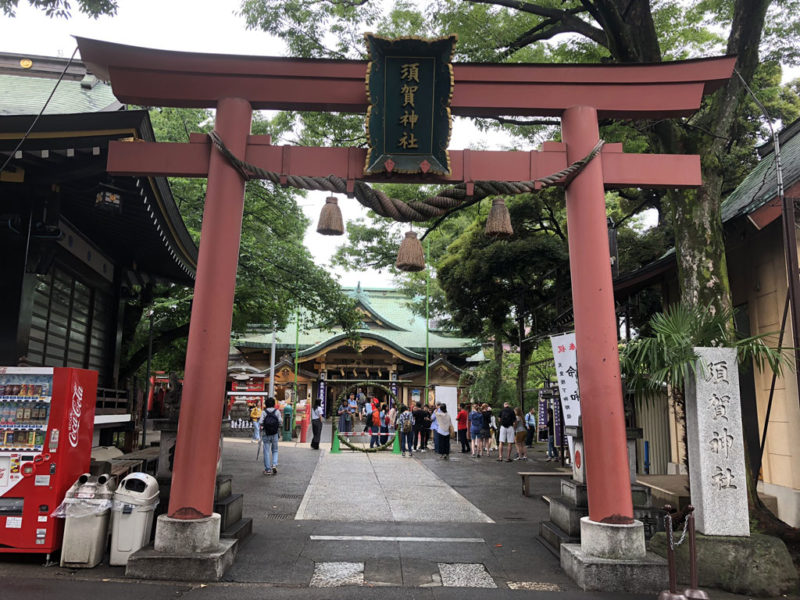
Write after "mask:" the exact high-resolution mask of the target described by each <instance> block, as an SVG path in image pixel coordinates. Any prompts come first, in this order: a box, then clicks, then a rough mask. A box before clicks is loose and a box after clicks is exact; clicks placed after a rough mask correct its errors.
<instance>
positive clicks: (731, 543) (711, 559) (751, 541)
mask: <svg viewBox="0 0 800 600" xmlns="http://www.w3.org/2000/svg"><path fill="white" fill-rule="evenodd" d="M675 535H676V541H677V537H679V536H678V534H677V532H676V534H675ZM666 544H667V536H666V534H665V533H663V532H662V533H657V534H656V535H655V536H653V539H651V540H650V543H649V546H648V547H649V549H650V550H651V551H652V552H654V553H656V554H658V555H660V556H666V555H667V546H666ZM675 563H676V565H677V569H678V581H680V582H684V583H688V582H689V544H688V542H686V543H683V544H681V545H680V546H678V547H677V548H676V549H675ZM697 576H698V582H699V584H700V587H704V588H717V589H722V590H726V591H729V592H733V593H734V594H747V595H748V596H759V597H770V598H772V597H779V596H781V595H782V594H790V593H793V592H795V591H796V590H797V585H798V575H797V570H796V569H795V568H794V565H793V564H792V557H791V555H790V554H789V551H788V550H787V549H786V545H785V544H784V543H783V541H781V540H780V539H778V538H776V537H773V536H770V535H763V534H760V533H754V534H752V535H750V536H749V537H725V536H716V535H715V536H708V535H702V534H697Z"/></svg>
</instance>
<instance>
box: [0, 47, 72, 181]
mask: <svg viewBox="0 0 800 600" xmlns="http://www.w3.org/2000/svg"><path fill="white" fill-rule="evenodd" d="M77 53H78V47H77V46H75V50H73V51H72V56H70V57H69V60H68V61H67V65H66V66H65V67H64V70H63V71H61V75H59V76H58V81H56V84H55V85H54V86H53V89H52V90H51V91H50V95H49V96H48V97H47V100H46V101H45V103H44V105H43V106H42V110H40V111H39V114H38V115H36V118H35V119H34V120H33V123H31V126H30V127H28V131H26V132H25V135H23V136H22V139H21V140H20V141H19V143H18V144H17V146H16V148H14V150H12V151H11V154H9V155H8V158H6V160H5V162H4V163H3V166H2V167H0V173H2V172H3V171H4V170H5V168H6V167H7V166H8V163H10V162H11V159H12V158H14V155H15V154H16V153H17V152H18V151H19V149H20V148H21V147H22V144H23V143H24V142H25V140H26V139H28V136H29V135H30V133H31V131H33V128H34V127H36V123H38V122H39V119H40V118H41V116H42V115H43V114H44V111H45V109H46V108H47V105H48V104H50V100H52V99H53V95H54V94H55V93H56V90H57V89H58V84H59V83H61V80H62V79H64V75H66V74H67V69H69V67H70V65H71V64H72V61H73V59H74V58H75V55H76V54H77Z"/></svg>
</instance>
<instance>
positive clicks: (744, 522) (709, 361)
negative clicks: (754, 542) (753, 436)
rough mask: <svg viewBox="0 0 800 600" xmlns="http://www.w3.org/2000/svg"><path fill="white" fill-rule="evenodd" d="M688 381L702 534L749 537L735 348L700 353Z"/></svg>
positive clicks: (692, 467) (692, 471)
mask: <svg viewBox="0 0 800 600" xmlns="http://www.w3.org/2000/svg"><path fill="white" fill-rule="evenodd" d="M695 352H696V353H697V355H698V356H699V357H700V358H699V360H698V361H697V364H696V366H695V374H694V377H692V376H690V377H687V379H686V439H687V443H688V446H689V485H690V488H691V497H692V504H693V505H694V506H695V514H696V519H697V531H698V532H700V533H703V534H705V535H727V536H749V535H750V518H749V514H748V510H747V476H746V470H745V463H744V442H743V439H742V409H741V402H740V395H739V370H738V365H737V362H736V350H735V349H734V348H695Z"/></svg>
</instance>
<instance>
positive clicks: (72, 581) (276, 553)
mask: <svg viewBox="0 0 800 600" xmlns="http://www.w3.org/2000/svg"><path fill="white" fill-rule="evenodd" d="M327 429H328V428H327V427H326V433H327V434H328V435H327V436H325V437H324V438H323V440H324V439H325V438H326V437H327V438H328V440H329V435H330V434H329V431H327ZM539 448H541V446H540V447H539ZM539 448H537V449H536V450H533V451H530V450H529V456H531V457H532V458H531V459H530V460H529V461H527V462H524V461H520V462H512V463H506V462H503V463H498V462H496V461H495V458H496V456H490V457H488V458H486V457H484V458H481V459H473V458H471V457H470V455H469V454H460V453H459V452H458V451H457V450H456V452H455V453H454V454H451V459H450V460H449V461H442V460H441V459H439V458H437V457H436V455H435V454H433V452H431V451H429V452H428V453H425V454H418V455H415V457H414V458H402V457H401V456H400V455H393V454H390V453H386V452H384V453H380V454H377V455H375V454H363V453H354V452H352V451H350V450H346V449H345V450H343V451H342V453H341V454H333V455H332V454H330V453H329V449H330V442H329V441H328V442H327V443H325V442H324V441H323V444H322V449H321V450H319V451H315V450H311V449H310V447H309V446H308V444H299V443H295V442H291V443H289V442H281V444H280V452H279V458H280V462H279V467H278V471H279V472H278V474H277V475H276V476H265V475H263V473H262V472H263V462H261V460H260V459H258V460H257V459H256V451H257V446H256V445H254V444H251V443H250V442H249V440H246V439H241V438H228V439H226V440H225V448H224V453H223V465H224V469H223V470H224V472H225V473H229V474H231V475H233V477H234V479H233V492H234V493H243V494H244V514H245V516H250V517H252V518H253V535H252V536H251V537H250V538H249V539H248V540H246V541H245V542H244V543H243V544H241V546H240V548H239V553H238V556H237V558H236V562H235V563H234V565H233V567H231V569H230V570H229V571H228V572H227V573H226V575H225V577H224V579H223V581H221V582H219V583H209V584H186V583H176V582H151V581H137V580H130V579H126V578H125V576H124V568H122V567H110V566H107V565H105V564H102V565H100V566H98V567H96V568H94V569H86V570H82V569H61V568H59V567H58V566H53V567H47V568H45V567H43V566H42V564H43V560H42V557H38V556H35V557H32V556H24V555H22V556H15V555H0V577H2V582H3V585H2V598H3V600H6V599H11V600H17V599H20V600H23V599H24V600H35V599H39V598H46V597H52V598H59V599H66V600H72V599H75V600H78V599H80V600H86V598H100V599H102V600H106V599H109V600H128V599H130V600H134V599H135V600H141V598H142V597H146V598H147V599H148V600H161V599H168V598H169V599H175V598H182V599H188V600H205V599H209V600H212V599H214V600H216V599H226V600H227V599H229V598H231V596H232V595H235V597H236V600H249V599H251V598H253V599H256V598H258V599H262V598H270V599H272V598H274V599H287V600H289V599H295V598H297V599H301V598H302V599H317V598H319V599H330V600H337V599H342V600H344V599H347V600H359V599H361V598H379V597H380V598H382V599H383V598H386V599H420V600H425V599H431V600H440V599H441V600H447V599H451V598H452V599H456V598H458V599H459V600H471V599H473V598H474V599H478V598H480V599H481V600H495V599H497V600H500V599H504V598H520V597H524V598H535V599H539V598H541V599H546V598H550V599H560V600H572V599H575V600H578V599H581V600H589V599H610V598H625V599H626V600H628V599H630V600H640V599H641V600H644V599H648V600H653V598H654V596H652V595H642V594H636V593H635V590H631V592H632V593H631V594H622V595H621V594H600V593H586V592H582V591H580V590H579V589H578V588H577V587H576V586H575V584H574V583H573V582H572V581H571V580H570V579H569V578H568V577H566V576H565V575H564V574H563V573H562V571H561V569H560V566H559V561H558V559H557V558H556V557H555V556H553V554H551V553H550V552H549V551H548V550H547V549H546V548H545V547H544V546H543V545H542V544H541V543H540V542H539V541H538V535H537V533H538V524H539V522H540V521H541V520H546V519H547V518H548V506H547V504H546V503H545V502H544V501H543V500H542V499H541V498H540V497H530V498H528V497H525V496H523V495H522V494H521V492H520V488H521V485H520V478H519V477H518V476H517V471H520V470H526V471H545V470H555V469H556V468H557V467H556V466H555V465H554V464H553V463H546V462H544V452H543V450H542V449H539ZM453 449H455V447H454V448H453ZM494 455H496V452H495V453H494ZM535 485H536V489H537V491H538V492H539V493H540V494H543V495H556V494H558V490H559V485H560V484H559V478H558V477H542V478H540V479H539V480H537V483H536V484H535ZM711 597H712V598H714V599H718V600H733V599H735V598H745V596H735V595H732V594H727V593H724V592H716V591H714V592H712V594H711Z"/></svg>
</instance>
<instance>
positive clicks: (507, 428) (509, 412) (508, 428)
mask: <svg viewBox="0 0 800 600" xmlns="http://www.w3.org/2000/svg"><path fill="white" fill-rule="evenodd" d="M516 421H517V416H516V415H515V414H514V409H513V408H511V407H510V406H509V405H508V402H504V403H503V410H501V411H500V445H499V448H500V452H499V454H498V456H497V462H503V450H504V449H505V448H507V449H508V453H507V455H506V458H505V461H506V462H511V447H512V446H513V445H514V423H516Z"/></svg>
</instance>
